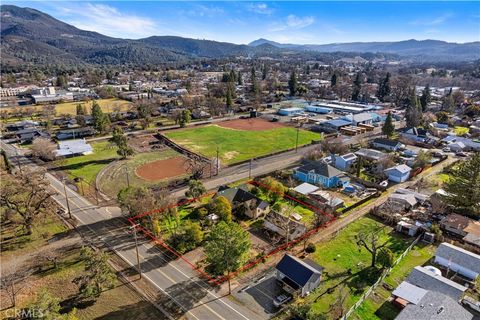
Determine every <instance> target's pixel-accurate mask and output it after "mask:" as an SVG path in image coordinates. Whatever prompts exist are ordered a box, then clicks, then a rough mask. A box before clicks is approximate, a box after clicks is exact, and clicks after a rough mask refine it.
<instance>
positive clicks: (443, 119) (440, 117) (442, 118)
mask: <svg viewBox="0 0 480 320" xmlns="http://www.w3.org/2000/svg"><path fill="white" fill-rule="evenodd" d="M435 116H436V117H437V121H438V122H440V123H447V122H448V119H449V115H448V112H445V111H439V112H437V113H436V114H435Z"/></svg>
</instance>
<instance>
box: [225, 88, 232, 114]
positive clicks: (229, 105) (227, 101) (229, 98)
mask: <svg viewBox="0 0 480 320" xmlns="http://www.w3.org/2000/svg"><path fill="white" fill-rule="evenodd" d="M225 104H226V105H227V108H228V110H231V109H232V108H233V101H232V94H231V93H230V90H229V89H227V96H226V98H225Z"/></svg>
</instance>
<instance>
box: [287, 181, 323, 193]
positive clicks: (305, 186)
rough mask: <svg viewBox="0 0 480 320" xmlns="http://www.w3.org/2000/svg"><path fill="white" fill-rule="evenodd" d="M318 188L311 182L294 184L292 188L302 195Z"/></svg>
mask: <svg viewBox="0 0 480 320" xmlns="http://www.w3.org/2000/svg"><path fill="white" fill-rule="evenodd" d="M318 189H319V188H318V187H317V186H314V185H313V184H310V183H308V182H304V183H302V184H301V185H298V186H296V187H295V188H294V189H293V190H295V191H296V192H298V193H301V194H303V195H307V194H310V193H312V192H314V191H317V190H318Z"/></svg>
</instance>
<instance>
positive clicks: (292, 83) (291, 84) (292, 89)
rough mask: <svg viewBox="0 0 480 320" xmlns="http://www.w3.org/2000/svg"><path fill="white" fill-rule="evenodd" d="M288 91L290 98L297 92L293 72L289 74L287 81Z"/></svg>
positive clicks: (296, 81)
mask: <svg viewBox="0 0 480 320" xmlns="http://www.w3.org/2000/svg"><path fill="white" fill-rule="evenodd" d="M288 89H289V90H290V96H292V97H293V96H294V95H295V94H296V93H297V91H298V80H297V75H296V74H295V70H292V72H291V73H290V79H289V80H288Z"/></svg>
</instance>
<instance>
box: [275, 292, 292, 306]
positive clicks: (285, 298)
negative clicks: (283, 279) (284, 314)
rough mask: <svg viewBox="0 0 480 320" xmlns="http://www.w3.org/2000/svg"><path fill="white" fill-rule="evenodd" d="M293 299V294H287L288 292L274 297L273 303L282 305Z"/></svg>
mask: <svg viewBox="0 0 480 320" xmlns="http://www.w3.org/2000/svg"><path fill="white" fill-rule="evenodd" d="M290 300H292V296H287V295H286V294H281V295H279V296H277V297H275V298H274V299H273V305H274V306H275V307H280V306H281V305H284V304H285V303H287V302H288V301H290Z"/></svg>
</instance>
